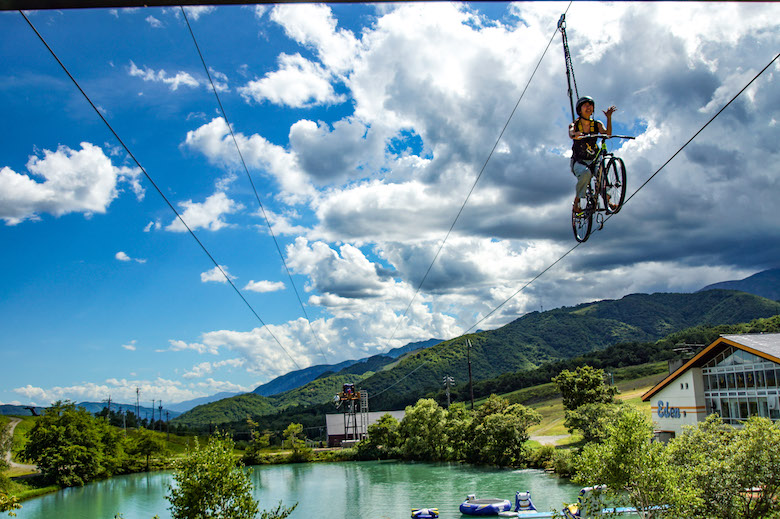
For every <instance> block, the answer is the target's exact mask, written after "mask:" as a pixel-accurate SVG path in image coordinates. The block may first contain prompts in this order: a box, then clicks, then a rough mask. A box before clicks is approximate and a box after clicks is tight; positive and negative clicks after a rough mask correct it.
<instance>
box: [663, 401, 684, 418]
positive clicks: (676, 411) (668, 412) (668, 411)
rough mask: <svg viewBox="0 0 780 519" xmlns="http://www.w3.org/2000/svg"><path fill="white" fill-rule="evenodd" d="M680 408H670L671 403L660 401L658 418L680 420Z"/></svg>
mask: <svg viewBox="0 0 780 519" xmlns="http://www.w3.org/2000/svg"><path fill="white" fill-rule="evenodd" d="M680 416H681V413H680V408H679V407H669V402H666V403H664V401H663V400H659V401H658V417H659V418H680Z"/></svg>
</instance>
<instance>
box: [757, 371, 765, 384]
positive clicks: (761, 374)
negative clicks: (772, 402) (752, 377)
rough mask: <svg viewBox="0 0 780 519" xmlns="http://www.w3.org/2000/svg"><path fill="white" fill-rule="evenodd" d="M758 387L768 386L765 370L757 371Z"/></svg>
mask: <svg viewBox="0 0 780 519" xmlns="http://www.w3.org/2000/svg"><path fill="white" fill-rule="evenodd" d="M756 387H766V384H765V383H764V372H763V371H756Z"/></svg>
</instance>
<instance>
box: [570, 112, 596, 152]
mask: <svg viewBox="0 0 780 519" xmlns="http://www.w3.org/2000/svg"><path fill="white" fill-rule="evenodd" d="M574 129H575V131H578V132H583V133H585V134H588V135H590V134H597V133H599V122H598V121H596V120H595V119H591V120H590V131H587V132H585V131H583V129H582V117H580V118H578V119H577V122H576V123H575V126H574ZM597 140H598V139H596V137H588V138H585V139H575V140H574V141H573V143H572V145H571V152H572V158H573V159H574V160H575V161H577V162H590V161H591V160H593V159H594V158H596V154H597V153H598V151H599V150H598V143H597V142H596V141H597Z"/></svg>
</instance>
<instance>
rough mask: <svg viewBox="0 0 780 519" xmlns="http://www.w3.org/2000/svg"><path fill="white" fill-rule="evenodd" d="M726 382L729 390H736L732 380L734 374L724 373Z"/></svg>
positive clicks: (735, 384)
mask: <svg viewBox="0 0 780 519" xmlns="http://www.w3.org/2000/svg"><path fill="white" fill-rule="evenodd" d="M726 382H727V383H728V385H729V389H736V388H737V383H736V382H735V380H734V373H726Z"/></svg>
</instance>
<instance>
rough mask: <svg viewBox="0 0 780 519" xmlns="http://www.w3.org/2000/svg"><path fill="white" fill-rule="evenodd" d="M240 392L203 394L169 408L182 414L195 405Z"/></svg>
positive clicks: (208, 402)
mask: <svg viewBox="0 0 780 519" xmlns="http://www.w3.org/2000/svg"><path fill="white" fill-rule="evenodd" d="M238 394H240V393H228V392H222V393H217V394H215V395H211V396H202V397H200V398H194V399H192V400H185V401H184V402H179V403H176V404H171V405H169V406H168V407H167V409H170V410H171V411H176V412H177V413H178V414H181V413H183V412H185V411H189V410H190V409H192V408H193V407H196V406H199V405H203V404H210V403H211V402H216V401H217V400H222V399H223V398H230V397H231V396H236V395H238Z"/></svg>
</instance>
